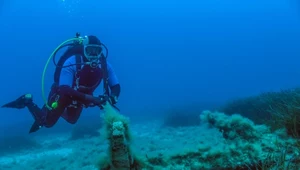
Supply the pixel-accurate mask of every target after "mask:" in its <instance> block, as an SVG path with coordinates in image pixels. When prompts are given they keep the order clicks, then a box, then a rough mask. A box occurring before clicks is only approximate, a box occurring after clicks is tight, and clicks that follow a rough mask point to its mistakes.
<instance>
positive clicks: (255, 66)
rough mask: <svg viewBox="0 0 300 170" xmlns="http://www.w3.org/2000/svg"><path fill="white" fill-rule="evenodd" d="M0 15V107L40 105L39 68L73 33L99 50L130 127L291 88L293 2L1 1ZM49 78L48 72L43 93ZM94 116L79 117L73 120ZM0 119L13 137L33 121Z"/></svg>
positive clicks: (20, 113)
mask: <svg viewBox="0 0 300 170" xmlns="http://www.w3.org/2000/svg"><path fill="white" fill-rule="evenodd" d="M0 7H1V8H0V10H1V11H0V30H1V31H0V33H1V41H0V44H1V45H0V51H1V60H2V61H1V62H0V72H1V73H2V74H1V98H0V103H3V104H4V103H6V102H8V101H11V100H13V99H15V98H17V97H18V96H20V95H22V94H24V93H32V94H33V95H34V100H35V102H36V103H37V104H38V105H39V106H42V104H43V100H42V95H41V76H42V71H43V68H44V66H45V63H46V61H47V59H48V57H49V56H50V54H51V52H52V51H53V50H54V49H55V48H56V47H57V46H58V45H59V44H60V43H61V42H63V41H64V40H66V39H69V38H71V37H73V36H74V35H75V33H76V32H80V33H81V34H82V35H90V34H93V35H97V36H98V37H99V38H100V39H101V41H102V42H103V43H104V44H105V45H106V46H107V47H108V49H109V58H108V60H109V61H110V63H111V64H112V65H113V67H114V70H115V72H116V74H117V76H118V78H119V80H120V82H121V87H122V92H121V96H120V99H119V103H118V107H119V108H120V109H121V110H122V113H123V114H125V115H127V116H129V117H131V118H134V117H143V116H145V117H159V116H160V115H161V114H162V113H161V110H162V109H163V108H165V107H172V106H174V105H185V104H189V103H195V102H196V103H218V104H219V103H222V102H225V101H227V100H229V99H232V98H235V97H244V96H249V95H255V94H259V93H260V92H265V91H274V90H280V89H285V88H291V87H297V86H299V84H300V69H299V65H300V51H299V45H300V22H299V21H300V18H299V17H300V13H299V10H300V8H299V7H300V5H299V3H298V2H297V1H296V0H244V1H240V0H204V1H196V0H184V1H166V0H165V1H162V0H144V1H136V0H127V1H116V0H115V1H99V0H64V1H63V0H43V1H41V0H40V1H37V0H27V1H24V0H1V1H0ZM53 72H54V66H53V64H52V63H51V64H50V66H49V67H48V69H47V73H46V78H45V88H46V93H48V92H49V88H50V86H51V85H52V80H53ZM101 90H102V88H101V87H100V88H99V90H98V91H97V92H98V93H96V94H101ZM97 111H98V110H97V109H96V108H93V109H90V110H89V111H88V110H85V111H84V112H83V114H82V119H87V121H89V116H92V117H93V116H98V112H97ZM0 113H1V120H0V121H1V125H2V126H6V125H7V126H14V127H16V128H17V127H22V128H20V132H19V133H21V134H23V133H24V134H26V133H27V132H28V130H29V127H30V125H31V123H32V121H33V120H32V117H31V115H30V114H29V113H28V111H27V110H26V109H23V110H10V109H5V110H4V109H2V110H1V111H0ZM58 124H62V125H64V126H67V127H69V126H71V125H68V124H67V123H65V121H64V120H60V121H59V123H58ZM42 132H45V133H46V131H45V130H44V131H42ZM42 132H39V133H42ZM5 133H6V134H9V133H10V131H6V132H5Z"/></svg>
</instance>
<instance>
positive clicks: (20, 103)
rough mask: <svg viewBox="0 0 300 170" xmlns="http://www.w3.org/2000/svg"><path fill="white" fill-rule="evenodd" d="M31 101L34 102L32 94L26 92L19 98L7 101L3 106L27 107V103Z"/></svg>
mask: <svg viewBox="0 0 300 170" xmlns="http://www.w3.org/2000/svg"><path fill="white" fill-rule="evenodd" d="M29 102H32V95H31V94H24V95H22V96H21V97H19V98H18V99H16V100H14V101H12V102H9V103H6V104H4V105H3V106H1V107H2V108H4V107H6V108H16V109H23V108H25V107H26V104H28V103H29Z"/></svg>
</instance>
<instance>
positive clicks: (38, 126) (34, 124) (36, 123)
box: [29, 120, 42, 133]
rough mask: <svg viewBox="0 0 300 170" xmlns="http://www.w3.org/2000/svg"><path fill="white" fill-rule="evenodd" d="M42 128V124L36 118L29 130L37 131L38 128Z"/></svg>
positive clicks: (31, 131)
mask: <svg viewBox="0 0 300 170" xmlns="http://www.w3.org/2000/svg"><path fill="white" fill-rule="evenodd" d="M41 128H42V126H41V125H40V123H39V122H38V121H36V120H35V121H34V122H33V124H32V126H31V128H30V130H29V133H33V132H36V131H38V130H39V129H41Z"/></svg>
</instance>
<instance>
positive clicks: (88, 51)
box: [83, 44, 102, 61]
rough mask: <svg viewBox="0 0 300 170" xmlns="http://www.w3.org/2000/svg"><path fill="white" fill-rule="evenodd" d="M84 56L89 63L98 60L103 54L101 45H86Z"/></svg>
mask: <svg viewBox="0 0 300 170" xmlns="http://www.w3.org/2000/svg"><path fill="white" fill-rule="evenodd" d="M83 51H84V55H85V57H86V58H87V59H88V60H89V61H95V60H98V59H99V58H100V57H101V54H102V47H101V45H96V44H88V45H84V50H83Z"/></svg>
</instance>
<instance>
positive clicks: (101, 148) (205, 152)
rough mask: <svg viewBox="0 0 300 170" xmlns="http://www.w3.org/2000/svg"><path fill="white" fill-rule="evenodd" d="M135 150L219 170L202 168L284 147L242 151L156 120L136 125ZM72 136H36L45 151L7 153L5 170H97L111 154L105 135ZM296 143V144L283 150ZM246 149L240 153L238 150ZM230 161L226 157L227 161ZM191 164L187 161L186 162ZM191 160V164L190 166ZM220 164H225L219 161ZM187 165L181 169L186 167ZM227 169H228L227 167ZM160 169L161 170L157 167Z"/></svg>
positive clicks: (2, 162) (0, 162)
mask: <svg viewBox="0 0 300 170" xmlns="http://www.w3.org/2000/svg"><path fill="white" fill-rule="evenodd" d="M130 130H131V135H132V137H133V139H132V141H133V142H132V148H133V152H134V154H135V155H138V156H139V157H140V158H146V157H148V158H151V157H168V156H172V155H178V154H180V153H181V154H183V153H189V152H191V153H200V156H199V155H197V154H190V155H193V156H191V157H184V156H183V157H184V158H183V157H181V158H180V157H178V159H181V161H179V162H178V161H177V163H178V164H177V165H175V164H174V162H175V163H176V161H174V160H175V159H177V158H174V160H173V162H172V163H170V164H172V165H171V166H168V167H165V168H163V169H174V170H175V169H202V168H203V167H206V169H214V168H209V166H205V165H201V161H204V162H206V163H207V164H210V162H211V164H213V162H212V161H215V162H214V164H215V163H217V164H218V163H219V164H222V161H226V162H231V165H232V164H237V165H238V164H243V161H246V158H252V159H253V160H254V159H256V158H258V157H260V156H261V155H263V154H264V153H266V152H274V153H275V152H276V148H278V147H279V145H276V148H275V146H273V145H272V141H273V140H274V141H275V138H276V140H278V135H275V134H263V135H262V136H263V138H264V139H261V140H259V141H258V142H259V143H258V144H257V143H256V144H249V145H247V146H244V144H243V147H239V145H240V146H241V145H242V144H241V143H240V144H238V142H234V143H233V142H228V141H227V140H226V139H224V138H223V136H222V133H221V132H220V131H219V130H218V129H216V128H210V127H208V126H207V125H206V124H202V125H199V126H193V127H180V128H169V127H168V128H166V127H165V128H162V126H161V122H159V121H152V122H149V123H143V124H131V125H130ZM70 134H71V133H66V134H59V135H55V134H52V135H49V136H43V137H35V140H37V141H38V142H39V143H40V144H42V146H43V147H41V148H40V147H39V148H30V149H28V150H21V151H19V152H18V153H13V154H4V155H1V157H0V170H77V169H78V170H79V169H80V170H96V169H97V167H96V164H97V162H98V161H99V159H100V157H101V156H103V155H105V154H106V153H107V147H108V143H107V141H106V140H105V138H104V135H103V136H102V135H100V136H98V137H88V136H87V137H86V138H83V139H78V140H69V137H70ZM287 143H292V142H291V141H290V139H287V140H286V142H281V145H286V144H287ZM238 149H240V151H238ZM221 157H224V158H221ZM182 159H186V160H187V162H189V163H188V164H187V163H186V162H182ZM189 159H190V161H189ZM218 161H219V162H218ZM180 163H181V164H180ZM224 166H226V165H224ZM154 169H158V168H154Z"/></svg>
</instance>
